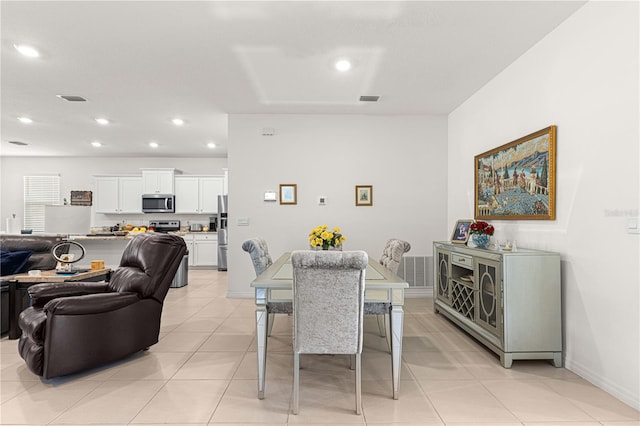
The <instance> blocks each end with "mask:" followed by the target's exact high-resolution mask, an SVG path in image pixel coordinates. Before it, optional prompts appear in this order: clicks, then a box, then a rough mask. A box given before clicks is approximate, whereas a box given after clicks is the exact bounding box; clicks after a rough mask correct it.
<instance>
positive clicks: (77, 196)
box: [65, 191, 93, 206]
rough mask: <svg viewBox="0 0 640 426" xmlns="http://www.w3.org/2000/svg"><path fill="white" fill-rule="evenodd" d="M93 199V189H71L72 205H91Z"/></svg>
mask: <svg viewBox="0 0 640 426" xmlns="http://www.w3.org/2000/svg"><path fill="white" fill-rule="evenodd" d="M92 200H93V193H92V192H91V191H71V205H72V206H90V205H91V203H92ZM65 204H66V203H65Z"/></svg>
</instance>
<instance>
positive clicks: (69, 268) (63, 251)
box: [51, 241, 85, 274]
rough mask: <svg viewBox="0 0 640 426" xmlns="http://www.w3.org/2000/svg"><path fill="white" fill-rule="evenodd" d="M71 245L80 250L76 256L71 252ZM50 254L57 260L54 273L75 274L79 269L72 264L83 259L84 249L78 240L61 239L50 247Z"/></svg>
mask: <svg viewBox="0 0 640 426" xmlns="http://www.w3.org/2000/svg"><path fill="white" fill-rule="evenodd" d="M72 247H76V248H77V249H79V250H80V253H79V254H78V256H76V253H71V248H72ZM51 254H52V255H53V257H54V259H55V260H57V261H58V265H57V266H56V274H77V273H78V272H79V270H77V269H75V268H74V267H73V264H74V263H76V262H79V261H80V260H82V259H84V255H85V249H84V247H83V246H82V244H80V243H78V242H75V241H61V242H59V243H58V244H56V245H55V246H53V247H52V248H51Z"/></svg>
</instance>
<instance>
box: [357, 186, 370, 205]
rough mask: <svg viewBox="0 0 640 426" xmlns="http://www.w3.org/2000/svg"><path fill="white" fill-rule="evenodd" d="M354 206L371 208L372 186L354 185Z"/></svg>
mask: <svg viewBox="0 0 640 426" xmlns="http://www.w3.org/2000/svg"><path fill="white" fill-rule="evenodd" d="M356 206H373V186H371V185H356Z"/></svg>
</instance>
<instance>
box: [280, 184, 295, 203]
mask: <svg viewBox="0 0 640 426" xmlns="http://www.w3.org/2000/svg"><path fill="white" fill-rule="evenodd" d="M280 204H298V185H297V184H295V183H281V184H280Z"/></svg>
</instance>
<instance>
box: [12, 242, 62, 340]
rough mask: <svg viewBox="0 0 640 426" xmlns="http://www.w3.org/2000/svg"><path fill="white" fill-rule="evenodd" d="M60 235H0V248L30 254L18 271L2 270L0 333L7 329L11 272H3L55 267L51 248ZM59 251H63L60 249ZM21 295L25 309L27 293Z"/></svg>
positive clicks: (20, 271) (19, 272)
mask: <svg viewBox="0 0 640 426" xmlns="http://www.w3.org/2000/svg"><path fill="white" fill-rule="evenodd" d="M62 240H63V238H62V237H56V236H42V235H0V250H1V251H4V252H10V253H15V252H20V251H29V252H31V255H30V256H29V258H28V259H27V261H26V263H25V264H24V266H22V267H21V268H20V269H19V270H18V271H7V270H3V271H2V277H1V278H0V291H1V294H0V296H1V308H0V311H1V312H2V314H1V318H0V331H1V333H2V334H4V333H6V332H7V331H8V330H9V286H8V282H7V281H8V279H10V278H11V275H12V274H5V272H14V273H18V274H22V273H25V272H27V271H30V270H32V269H39V270H42V271H47V270H51V269H55V267H56V260H55V259H54V258H53V255H52V254H51V249H52V248H53V246H54V245H56V244H57V243H59V242H60V241H62ZM61 251H64V249H62V250H61ZM21 296H22V299H23V300H22V308H23V309H25V308H27V307H28V306H29V295H28V294H27V293H26V292H24V294H22V295H21Z"/></svg>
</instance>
